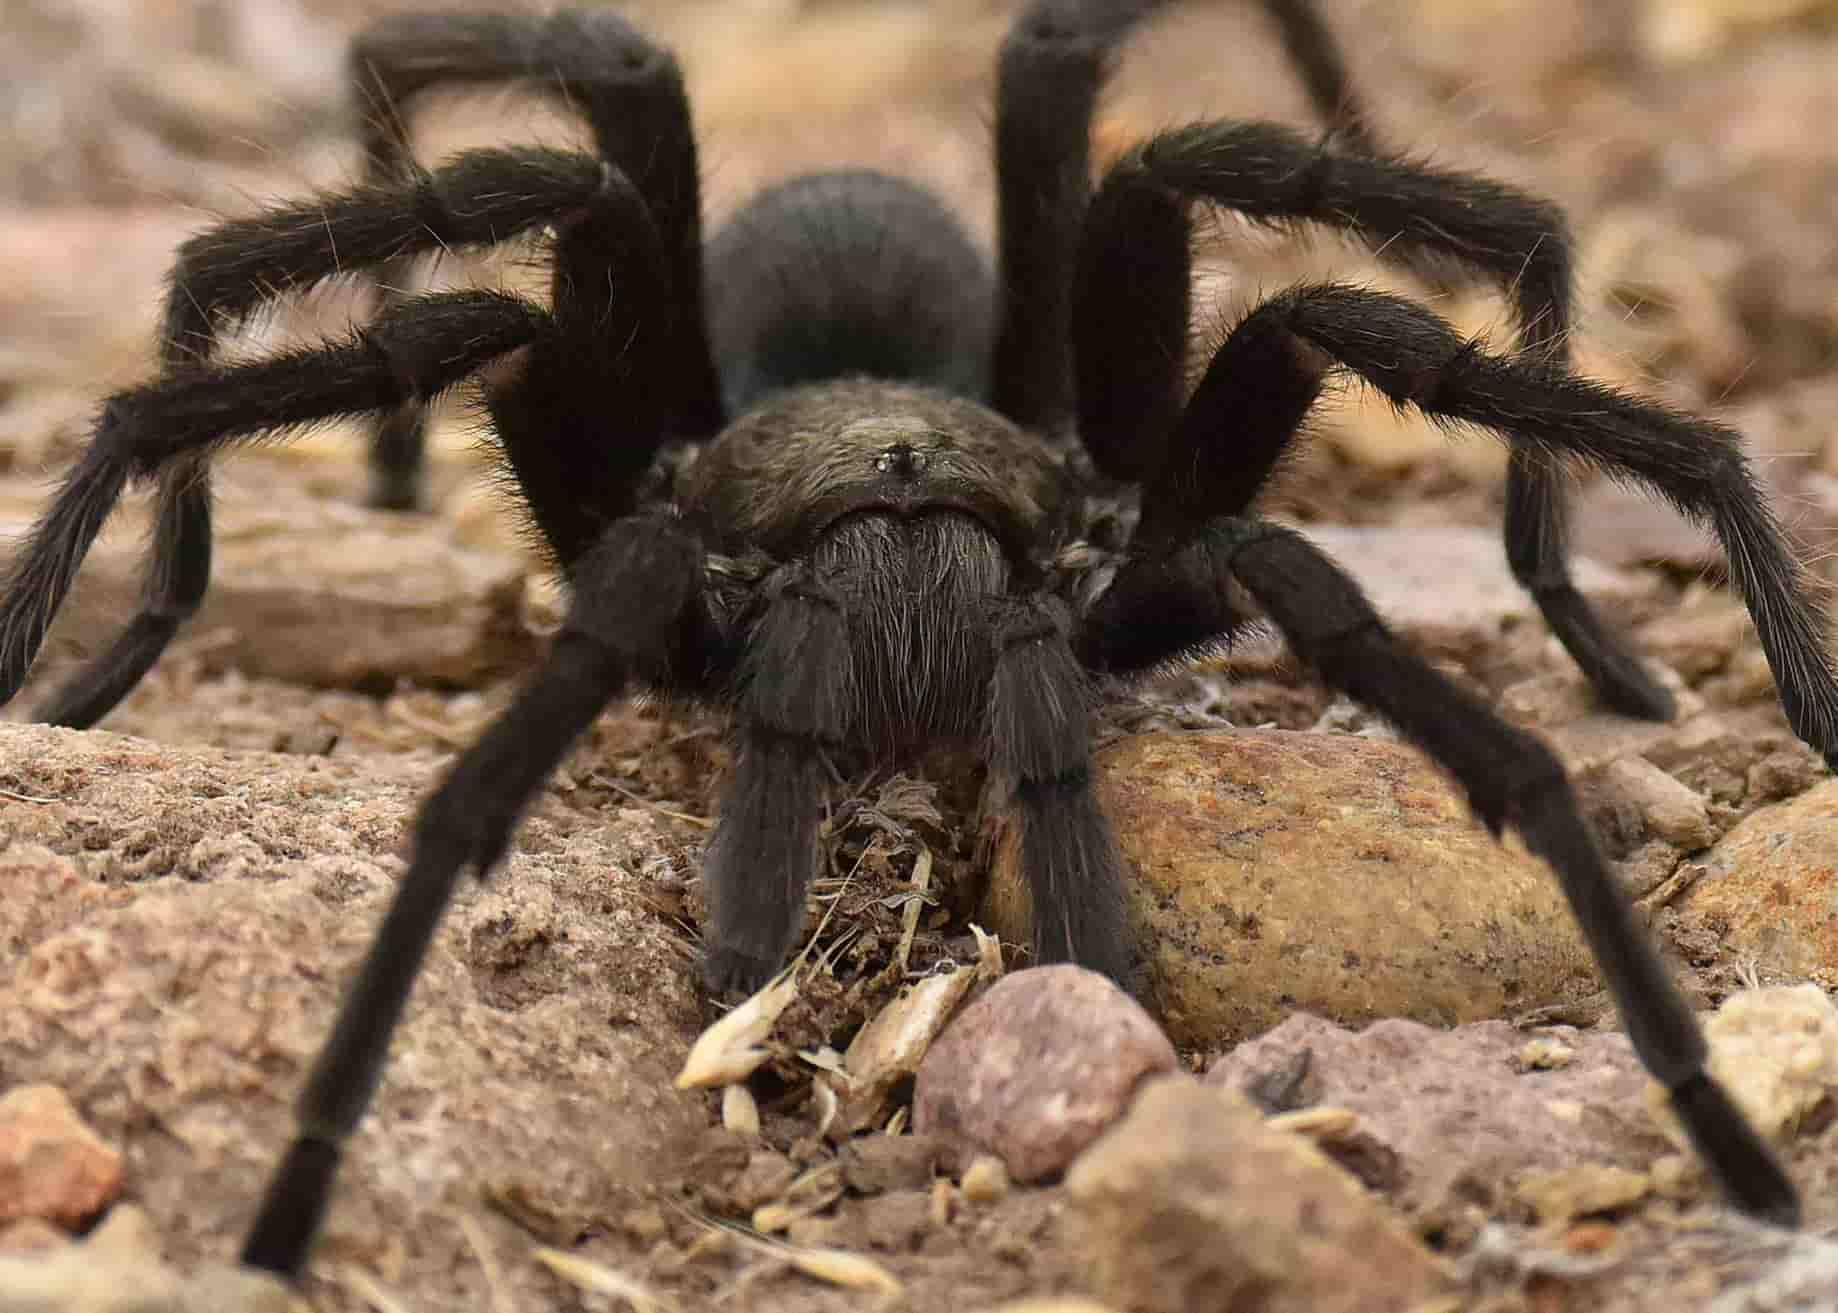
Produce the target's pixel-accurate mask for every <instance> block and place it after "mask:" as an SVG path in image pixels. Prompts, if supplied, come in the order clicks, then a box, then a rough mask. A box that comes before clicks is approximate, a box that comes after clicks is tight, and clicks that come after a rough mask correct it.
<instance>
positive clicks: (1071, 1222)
mask: <svg viewBox="0 0 1838 1313" xmlns="http://www.w3.org/2000/svg"><path fill="white" fill-rule="evenodd" d="M1066 1196H1067V1203H1068V1216H1067V1225H1068V1228H1069V1230H1070V1232H1071V1235H1072V1237H1073V1242H1074V1244H1075V1245H1076V1246H1077V1247H1078V1250H1079V1252H1080V1253H1081V1254H1082V1255H1083V1256H1084V1259H1085V1262H1086V1264H1087V1266H1088V1268H1089V1271H1090V1273H1091V1280H1092V1285H1093V1287H1094V1288H1095V1289H1096V1290H1097V1292H1098V1293H1099V1296H1100V1297H1101V1298H1104V1299H1107V1300H1110V1301H1113V1302H1115V1303H1117V1304H1118V1305H1119V1306H1121V1307H1123V1308H1127V1309H1130V1310H1133V1311H1135V1313H1230V1311H1231V1310H1236V1309H1245V1308H1256V1309H1260V1310H1267V1313H1304V1311H1306V1313H1392V1311H1393V1310H1395V1311H1396V1313H1405V1310H1408V1309H1412V1308H1415V1307H1417V1306H1419V1305H1421V1304H1423V1303H1426V1302H1427V1301H1428V1300H1430V1299H1431V1298H1433V1297H1434V1296H1437V1295H1440V1294H1444V1293H1446V1292H1447V1291H1448V1289H1449V1287H1450V1284H1451V1283H1450V1281H1449V1278H1448V1276H1447V1275H1446V1274H1445V1273H1444V1271H1443V1269H1442V1268H1441V1266H1440V1264H1439V1263H1438V1262H1437V1260H1436V1259H1435V1257H1434V1256H1433V1255H1431V1254H1430V1252H1429V1251H1428V1250H1427V1249H1425V1248H1424V1247H1423V1244H1422V1242H1421V1241H1419V1240H1418V1239H1417V1238H1416V1237H1415V1236H1414V1235H1412V1234H1411V1233H1410V1231H1409V1230H1408V1228H1406V1227H1405V1226H1404V1225H1403V1224H1402V1221H1401V1220H1400V1219H1399V1218H1398V1217H1397V1216H1396V1214H1394V1213H1392V1212H1391V1211H1390V1210H1389V1209H1387V1208H1385V1207H1384V1206H1383V1205H1381V1204H1380V1203H1379V1202H1378V1201H1377V1200H1376V1199H1374V1198H1373V1197H1372V1196H1371V1195H1369V1194H1367V1193H1366V1191H1365V1190H1364V1188H1363V1187H1361V1186H1360V1184H1359V1183H1358V1182H1357V1181H1355V1180H1354V1179H1353V1178H1352V1177H1351V1176H1349V1175H1347V1173H1345V1172H1344V1171H1342V1170H1341V1169H1340V1168H1339V1167H1338V1166H1336V1165H1335V1164H1334V1163H1332V1162H1330V1161H1329V1160H1328V1159H1327V1158H1326V1157H1325V1156H1324V1155H1323V1154H1322V1153H1321V1151H1320V1150H1319V1149H1317V1148H1316V1147H1315V1146H1314V1145H1312V1144H1310V1143H1309V1142H1308V1141H1307V1140H1305V1139H1303V1138H1302V1137H1301V1136H1298V1135H1294V1134H1291V1133H1289V1132H1285V1131H1279V1130H1273V1129H1271V1128H1269V1127H1268V1126H1266V1125H1265V1124H1264V1120H1263V1118H1262V1117H1261V1116H1260V1115H1259V1113H1258V1111H1257V1109H1256V1108H1255V1107H1253V1106H1252V1104H1251V1103H1250V1101H1249V1100H1248V1099H1246V1098H1244V1097H1243V1096H1242V1095H1239V1094H1236V1093H1234V1092H1233V1091H1231V1090H1228V1089H1220V1088H1217V1087H1214V1088H1208V1087H1207V1086H1205V1085H1202V1084H1201V1083H1200V1082H1198V1081H1195V1080H1193V1079H1191V1078H1190V1077H1185V1076H1174V1077H1166V1078H1163V1079H1160V1080H1156V1081H1152V1082H1150V1083H1149V1084H1148V1085H1146V1086H1144V1087H1143V1090H1142V1092H1141V1093H1140V1094H1139V1095H1138V1096H1137V1098H1136V1101H1135V1103H1134V1104H1133V1105H1132V1106H1131V1108H1130V1111H1129V1114H1128V1115H1127V1116H1126V1117H1125V1118H1124V1119H1123V1120H1122V1121H1121V1122H1119V1123H1118V1124H1117V1125H1116V1126H1115V1127H1113V1128H1112V1129H1111V1130H1110V1131H1109V1132H1108V1133H1107V1134H1106V1135H1105V1136H1104V1137H1103V1138H1102V1139H1100V1140H1099V1141H1098V1142H1097V1143H1096V1144H1094V1145H1093V1146H1092V1147H1091V1149H1090V1150H1089V1151H1087V1152H1086V1153H1085V1154H1084V1155H1083V1156H1082V1157H1081V1158H1080V1159H1079V1160H1078V1162H1077V1163H1075V1164H1074V1165H1073V1167H1072V1170H1071V1171H1069V1172H1068V1173H1067V1174H1066Z"/></svg>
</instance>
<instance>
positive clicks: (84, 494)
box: [0, 292, 547, 724]
mask: <svg viewBox="0 0 1838 1313" xmlns="http://www.w3.org/2000/svg"><path fill="white" fill-rule="evenodd" d="M546 322H547V316H546V315H545V314H544V313H543V311H542V310H541V309H540V308H538V307H536V306H533V305H530V304H528V303H526V302H523V301H520V300H518V299H517V298H515V297H510V296H505V295H501V294H499V293H494V292H462V293H456V294H452V295H445V296H439V297H429V298H426V299H424V300H421V301H417V302H414V303H411V304H408V305H404V306H402V307H400V308H399V309H398V310H396V311H395V312H392V313H391V314H390V315H388V316H386V317H384V318H383V319H380V320H378V321H376V323H375V324H373V325H371V326H370V327H369V328H366V329H363V330H360V331H358V332H356V333H354V334H352V335H351V336H350V337H348V338H346V339H344V340H342V341H338V342H333V343H329V344H325V345H322V346H319V347H316V348H314V349H311V350H301V351H290V352H284V353H282V354H280V355H277V356H274V357H271V358H269V359H266V360H261V361H256V362H253V363H249V364H237V365H193V366H188V367H186V368H184V369H182V370H178V371H176V372H173V373H169V374H167V375H165V376H164V377H163V378H161V379H159V380H158V381H156V382H153V383H148V384H144V385H142V386H140V387H134V388H128V389H126V390H124V391H122V392H118V393H116V394H115V395H114V396H112V397H110V398H109V399H108V401H107V402H106V403H104V405H103V408H102V415H101V418H100V419H99V420H98V421H97V424H96V428H95V432H94V434H93V435H92V437H91V439H90V442H89V446H88V447H87V449H86V450H85V451H84V454H83V456H82V457H81V458H80V459H79V460H78V462H77V463H76V465H75V466H74V467H72V469H71V470H70V472H69V473H68V474H67V475H65V477H64V481H63V485H62V486H61V487H60V488H59V489H58V492H57V494H56V496H55V497H54V498H53V499H52V502H51V506H50V508H49V509H48V510H47V511H46V512H45V514H44V515H43V516H42V517H41V518H40V519H39V521H38V523H37V524H36V525H35V526H34V527H33V529H32V532H31V534H30V536H29V537H28V538H27V540H26V543H25V547H24V549H23V550H22V551H21V552H20V554H19V557H18V560H17V562H16V564H15V566H14V568H13V572H12V574H11V576H10V577H9V578H8V580H7V585H6V591H5V600H4V603H0V702H4V701H5V700H7V699H9V698H11V697H12V695H13V694H14V693H16V692H18V690H19V686H20V685H21V684H22V683H24V681H25V677H26V672H27V671H28V670H29V669H30V668H31V665H32V660H33V658H34V657H35V656H36V655H37V653H38V649H39V646H40V644H41V643H42V642H43V640H44V636H45V632H46V630H47V629H48V628H49V626H50V623H51V620H52V618H53V617H54V616H55V615H56V613H57V610H58V607H59V605H60V604H61V603H62V602H63V599H64V597H65V595H66V593H67V592H68V591H69V588H70V584H71V582H72V580H73V579H74V578H75V576H76V573H77V569H78V567H79V566H80V565H81V564H82V561H83V557H84V555H85V553H87V552H88V550H89V547H90V545H91V544H92V543H93V542H94V541H95V538H96V535H97V534H98V533H99V532H100V531H101V529H102V525H103V523H104V522H105V521H106V520H107V518H108V515H109V513H110V511H112V510H113V509H114V506H115V503H116V501H117V500H118V499H119V497H120V495H121V492H122V490H123V489H124V488H125V486H126V485H127V483H128V481H129V479H130V478H135V477H143V478H144V477H147V476H150V475H155V474H157V473H158V472H160V471H161V470H162V469H163V468H166V467H169V466H170V464H171V463H172V462H175V461H179V462H185V463H188V464H189V463H190V462H193V461H196V460H201V459H205V458H208V457H209V456H210V455H211V454H214V453H215V452H217V451H219V450H222V449H223V448H225V447H228V446H230V445H233V444H235V443H240V442H249V441H257V440H272V438H273V437H274V436H275V435H277V434H280V433H285V432H286V431H288V430H290V429H292V430H298V429H301V428H303V427H306V426H310V425H313V424H316V423H319V422H321V421H324V420H328V419H335V418H340V417H343V416H348V415H357V414H364V413H370V412H374V411H377V410H381V409H386V408H388V407H391V406H394V405H397V404H399V403H400V402H401V401H402V399H403V398H404V397H409V396H430V397H431V396H435V395H438V394H439V393H441V392H443V391H445V390H446V389H448V388H450V387H452V386H454V385H455V384H457V383H459V382H460V381H461V380H462V379H464V378H465V377H466V376H467V375H469V374H471V373H472V372H473V371H475V370H477V369H478V368H479V367H480V366H481V365H483V364H484V363H486V362H487V361H489V360H492V359H495V358H496V357H498V356H501V355H503V354H505V353H506V352H509V351H512V350H515V349H516V348H517V347H520V346H523V345H524V344H526V343H528V342H530V341H532V340H533V339H534V338H536V337H537V336H538V335H539V334H540V333H541V332H542V331H543V329H544V325H545V324H546ZM193 527H194V526H192V525H189V524H187V523H185V522H183V521H180V522H179V524H178V525H177V526H176V529H175V526H174V524H173V523H172V521H170V520H169V519H168V518H167V517H165V516H164V515H162V517H161V519H160V520H159V532H160V536H159V537H158V538H157V539H156V540H155V542H154V545H153V554H154V559H153V562H152V569H151V573H152V577H153V579H154V580H155V587H156V588H157V587H160V586H161V585H162V584H163V583H164V582H165V581H166V580H169V579H174V578H176V579H178V580H181V581H185V582H187V583H188V585H189V586H191V587H196V581H195V575H196V573H197V572H198V570H199V568H200V562H199V558H198V557H197V556H195V555H191V554H189V553H188V552H187V551H186V550H185V549H188V548H195V547H197V546H199V545H200V544H198V543H196V542H195V541H193V539H192V538H191V536H190V530H191V529H192V528H193ZM208 544H209V538H208V535H205V536H204V538H203V543H202V546H203V547H205V548H206V549H208ZM159 600H160V599H158V598H155V599H154V600H153V604H151V605H149V606H148V609H147V612H146V613H144V614H143V615H142V616H141V617H139V618H137V620H136V621H135V627H134V628H133V629H131V630H130V631H129V640H131V642H130V641H123V642H119V643H117V644H116V646H115V647H114V648H113V649H111V651H110V653H109V654H108V655H107V656H106V657H105V658H104V659H103V660H102V661H100V662H98V663H96V664H93V665H91V666H89V667H86V668H85V669H84V671H83V672H82V673H81V674H80V675H79V676H78V677H77V679H76V680H75V681H73V682H72V683H71V684H70V685H68V686H67V687H65V688H64V689H62V690H60V692H59V693H58V695H57V697H56V698H55V699H54V709H56V710H58V711H60V712H61V713H62V714H63V716H64V718H63V719H61V720H58V721H56V722H54V723H60V724H72V723H78V724H88V723H89V722H90V720H91V719H93V717H94V716H97V715H100V714H101V713H102V712H104V711H106V710H107V709H108V705H112V702H110V703H109V704H108V705H103V701H104V696H105V695H106V694H114V695H115V696H117V697H119V696H120V695H121V694H123V693H125V692H126V691H127V689H128V688H130V687H132V683H133V681H132V679H128V678H124V677H123V675H122V669H123V666H125V667H126V668H127V669H128V671H129V672H130V673H132V674H133V675H134V676H136V677H138V674H139V673H140V672H141V671H144V670H145V669H146V667H147V666H148V665H151V664H152V662H151V660H150V659H148V660H146V661H144V662H143V661H142V660H140V659H139V658H140V657H141V656H142V655H143V652H142V650H141V649H140V648H136V649H135V650H133V651H132V652H130V653H129V655H128V657H127V659H126V660H125V661H123V659H122V654H123V652H124V650H126V649H128V648H129V647H130V646H131V645H132V643H139V644H141V645H142V647H144V648H152V649H153V653H154V655H157V652H158V649H159V648H162V647H164V645H165V643H166V641H167V640H168V639H169V638H170V637H171V632H172V629H174V628H176V618H175V617H173V616H172V615H170V613H164V612H162V611H161V610H160V609H159V606H158V602H159ZM117 661H122V665H117V664H116V662H117Z"/></svg>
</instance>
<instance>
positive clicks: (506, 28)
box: [349, 10, 721, 509]
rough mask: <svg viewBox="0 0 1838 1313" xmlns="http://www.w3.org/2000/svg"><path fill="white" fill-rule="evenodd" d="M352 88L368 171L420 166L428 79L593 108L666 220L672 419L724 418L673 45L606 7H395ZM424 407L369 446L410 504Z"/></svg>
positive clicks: (357, 48)
mask: <svg viewBox="0 0 1838 1313" xmlns="http://www.w3.org/2000/svg"><path fill="white" fill-rule="evenodd" d="M349 68H350V77H351V83H352V88H353V93H354V97H353V98H354V99H355V100H356V102H357V103H358V105H359V106H360V108H362V109H363V110H364V111H366V112H365V114H364V121H363V134H362V140H363V146H364V156H365V178H366V181H368V182H371V183H379V184H380V183H387V182H389V181H392V180H398V179H405V178H412V177H413V175H414V172H415V163H414V158H413V155H412V153H411V146H410V134H409V117H410V114H411V112H412V110H413V108H414V105H415V102H416V101H417V100H419V99H420V98H421V96H422V95H423V93H425V92H428V91H430V90H434V89H437V88H442V87H448V86H452V85H455V84H458V85H465V86H487V85H492V84H501V83H514V84H517V85H519V86H521V87H525V88H528V89H530V90H534V91H537V92H540V93H543V94H546V95H549V96H551V97H553V98H555V99H556V100H559V101H561V102H562V103H563V104H565V105H566V106H568V107H569V108H571V109H574V110H576V111H577V112H579V113H580V114H581V116H582V117H584V118H585V119H586V120H587V123H588V125H589V127H590V128H591V130H592V132H593V135H594V141H595V145H596V148H597V149H598V151H599V153H600V155H601V156H602V158H604V159H606V160H609V161H611V162H612V163H613V164H615V165H616V166H617V167H618V168H619V169H620V170H621V171H623V172H624V173H625V174H626V176H627V177H629V178H630V179H631V180H632V182H633V184H634V185H635V186H636V187H637V188H638V190H639V193H640V194H641V195H642V196H643V197H644V200H645V203H646V205H647V206H648V207H649V208H650V211H651V215H652V218H653V221H654V222H655V223H656V224H657V227H658V230H659V231H660V233H661V234H663V239H664V246H665V249H666V250H667V251H668V253H669V256H668V258H669V262H670V273H671V278H672V282H673V285H674V286H675V287H676V288H677V289H678V295H677V298H676V300H677V310H678V313H677V314H676V316H675V318H674V320H673V322H672V325H671V343H672V348H671V350H670V351H668V352H667V353H665V355H664V357H663V359H664V361H666V362H667V368H666V370H665V371H664V372H663V373H660V374H659V375H657V376H656V377H655V378H654V379H653V381H652V383H651V385H650V386H651V387H652V388H653V389H654V390H658V391H666V392H668V393H669V394H670V395H671V397H672V398H673V400H674V402H675V406H676V409H677V413H676V414H674V415H673V416H672V417H671V425H672V428H673V431H676V432H680V433H684V434H689V435H696V436H700V435H704V434H708V433H713V432H714V431H715V430H716V429H717V428H719V427H720V423H721V409H720V405H719V401H718V397H717V391H716V385H715V374H714V366H713V363H712V361H711V359H710V356H709V349H708V345H707V334H706V332H705V331H704V326H703V322H702V319H703V309H702V260H701V245H702V236H701V213H700V194H699V191H698V183H697V177H696V145H695V137H694V135H693V132H692V131H691V126H690V116H689V104H688V101H687V99H686V98H685V96H684V93H683V79H682V74H681V72H680V70H679V69H678V67H677V63H676V60H675V59H674V58H672V57H671V55H670V52H669V51H667V50H665V49H664V48H662V47H660V46H658V45H655V44H654V43H652V42H651V41H649V40H647V39H646V38H645V36H644V35H643V34H642V33H640V32H639V31H638V30H637V29H636V28H634V27H633V26H632V25H631V24H629V23H628V22H626V21H625V20H624V19H622V18H620V17H619V16H617V15H616V14H613V13H611V12H609V11H604V10H562V11H560V12H557V13H554V14H550V15H547V16H536V15H528V14H473V13H405V14H393V15H390V16H388V17H386V18H383V19H382V20H380V21H378V22H377V23H375V24H373V25H372V26H370V27H369V28H367V29H366V30H365V31H364V32H362V33H361V34H359V36H358V37H357V38H356V39H355V40H354V41H353V42H352V46H351V53H350V60H349ZM413 263H414V259H413V257H412V256H404V257H402V258H400V259H397V260H392V261H390V262H389V263H388V264H386V265H384V266H382V267H381V268H380V269H379V270H378V271H377V275H376V281H377V285H378V291H379V303H380V305H381V306H382V307H383V308H387V307H388V306H389V305H390V304H391V303H392V302H393V301H395V300H396V299H399V298H400V297H401V296H403V295H405V292H404V290H403V289H404V288H406V287H407V285H408V283H409V281H410V274H411V267H412V265H413ZM424 421H425V415H424V413H423V409H422V408H421V407H419V406H409V407H405V408H403V409H402V410H399V411H396V412H394V413H392V414H390V415H387V416H384V417H383V418H382V419H381V421H380V422H379V423H378V425H377V428H376V431H375V436H374V441H373V443H372V448H371V465H372V473H373V482H372V491H371V501H372V503H373V504H375V505H381V506H387V507H392V508H398V509H407V508H411V507H413V506H414V504H415V502H416V498H417V493H418V486H419V483H420V468H421V461H422V446H423V438H422V431H423V426H424Z"/></svg>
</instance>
